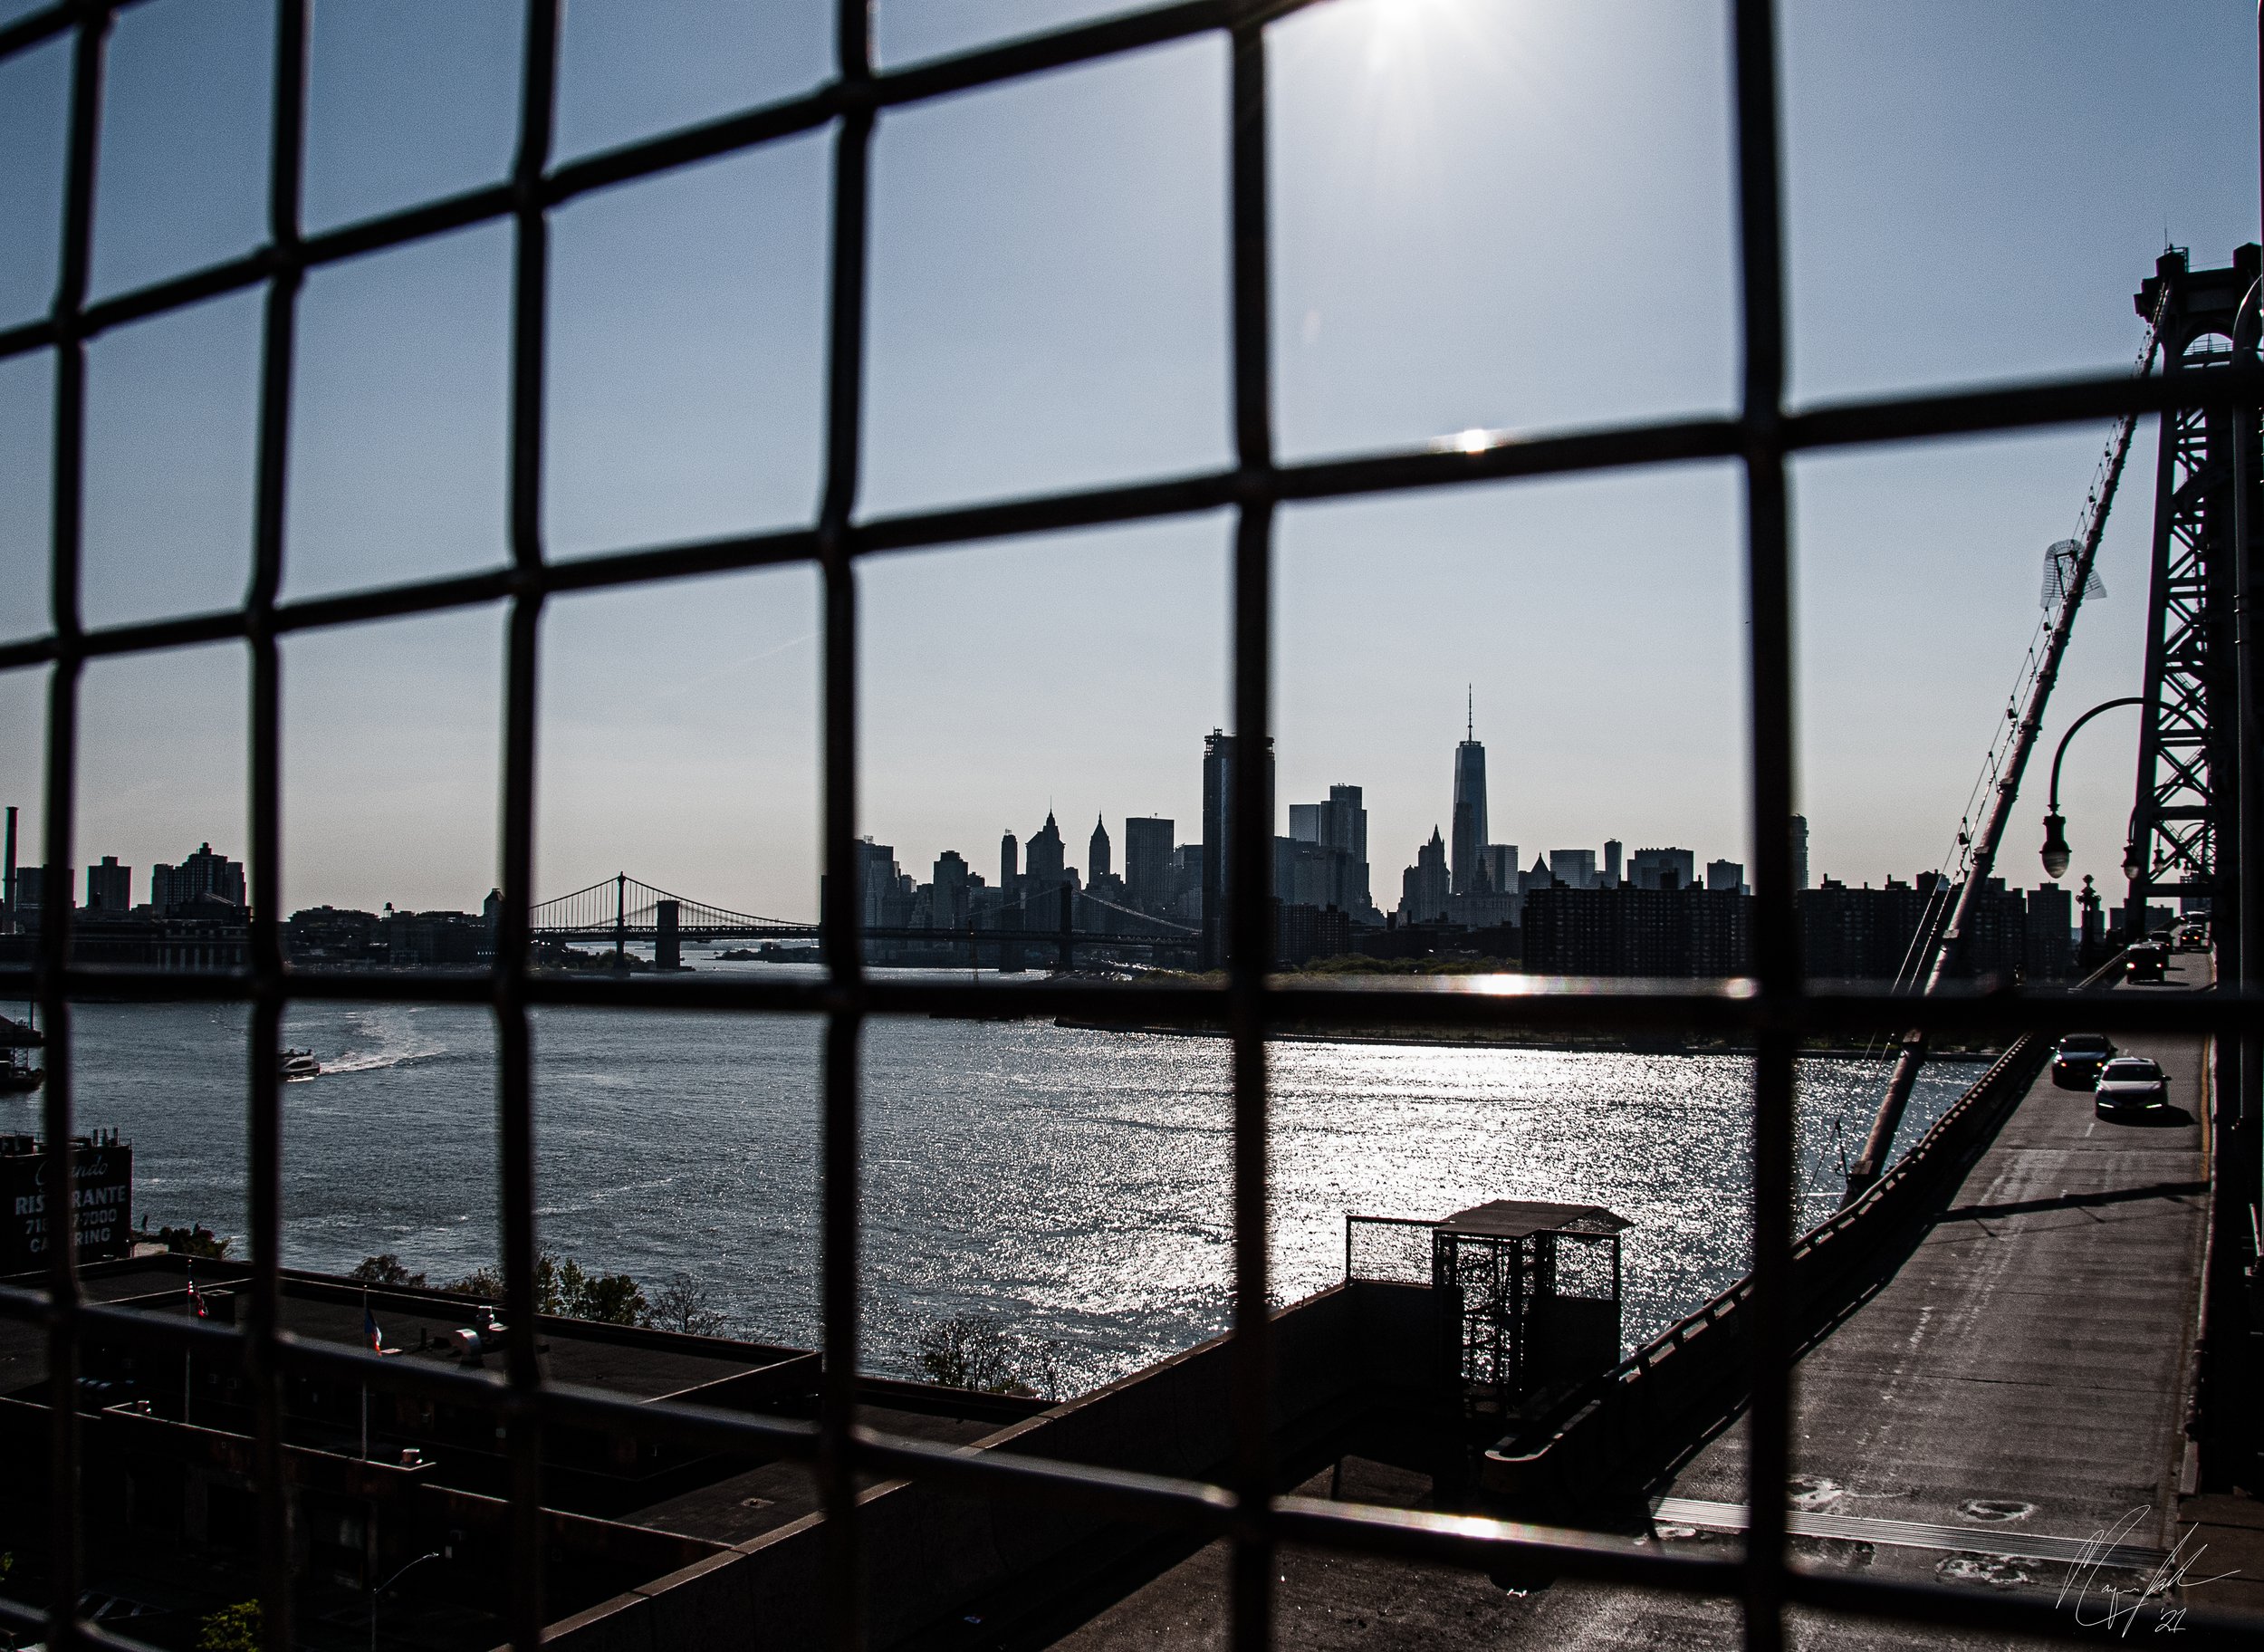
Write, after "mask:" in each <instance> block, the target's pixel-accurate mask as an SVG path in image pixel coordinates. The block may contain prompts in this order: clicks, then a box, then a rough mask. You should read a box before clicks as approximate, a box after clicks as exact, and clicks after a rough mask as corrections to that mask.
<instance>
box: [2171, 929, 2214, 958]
mask: <svg viewBox="0 0 2264 1652" xmlns="http://www.w3.org/2000/svg"><path fill="white" fill-rule="evenodd" d="M2178 950H2179V951H2180V952H2207V951H2208V950H2209V931H2208V930H2206V929H2204V928H2202V927H2201V926H2200V925H2199V924H2188V925H2186V926H2185V927H2184V928H2182V929H2181V930H2179V931H2178Z"/></svg>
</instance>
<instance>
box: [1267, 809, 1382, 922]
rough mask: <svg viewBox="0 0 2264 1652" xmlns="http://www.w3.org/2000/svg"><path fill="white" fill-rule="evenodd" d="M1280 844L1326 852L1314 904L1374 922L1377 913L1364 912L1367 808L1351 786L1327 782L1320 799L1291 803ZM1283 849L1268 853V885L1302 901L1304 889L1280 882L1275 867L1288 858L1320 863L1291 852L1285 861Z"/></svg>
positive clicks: (1370, 904) (1369, 905) (1366, 901)
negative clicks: (1324, 879)
mask: <svg viewBox="0 0 2264 1652" xmlns="http://www.w3.org/2000/svg"><path fill="white" fill-rule="evenodd" d="M1282 841H1283V842H1285V843H1308V844H1312V845H1314V846H1315V847H1316V848H1318V849H1319V850H1324V851H1326V855H1327V862H1326V863H1327V864H1328V866H1329V874H1328V888H1327V892H1326V894H1324V895H1323V896H1322V897H1321V898H1319V900H1318V901H1316V902H1315V903H1314V904H1316V905H1322V906H1333V907H1335V908H1337V909H1338V911H1341V912H1345V913H1348V914H1349V915H1351V916H1352V917H1354V918H1356V919H1357V920H1358V921H1361V922H1366V923H1374V922H1379V921H1381V920H1380V919H1378V918H1372V917H1364V916H1363V915H1364V914H1366V913H1367V912H1369V911H1370V910H1371V909H1372V908H1373V907H1374V904H1375V903H1374V902H1373V901H1372V900H1370V899H1369V898H1368V880H1367V809H1366V808H1365V807H1363V806H1362V804H1361V802H1360V788H1359V787H1357V786H1331V787H1329V801H1328V802H1325V803H1291V804H1290V835H1289V837H1288V838H1287V839H1285V840H1282ZM1284 853H1285V851H1284V850H1281V849H1279V848H1277V849H1276V851H1275V854H1274V868H1275V870H1274V889H1273V892H1274V893H1275V894H1276V895H1279V896H1280V897H1281V898H1282V899H1283V900H1290V901H1303V900H1305V899H1306V898H1307V897H1306V895H1304V894H1298V895H1292V894H1291V893H1290V890H1289V889H1288V888H1287V887H1285V885H1284V883H1283V880H1282V875H1281V869H1282V868H1283V867H1285V866H1288V865H1290V864H1292V863H1295V864H1299V865H1308V864H1309V865H1319V864H1321V863H1322V862H1320V861H1319V860H1314V859H1313V858H1312V857H1309V856H1306V857H1302V858H1300V857H1299V856H1298V855H1296V854H1294V853H1290V858H1289V859H1287V860H1285V859H1284V858H1283V857H1284Z"/></svg>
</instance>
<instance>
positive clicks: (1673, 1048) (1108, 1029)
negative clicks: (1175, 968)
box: [1053, 1015, 2003, 1065]
mask: <svg viewBox="0 0 2264 1652" xmlns="http://www.w3.org/2000/svg"><path fill="white" fill-rule="evenodd" d="M1053 1024H1054V1025H1055V1026H1057V1027H1060V1028H1062V1029H1063V1030H1064V1031H1068V1032H1076V1033H1155V1034H1156V1035H1158V1036H1161V1037H1166V1038H1228V1037H1231V1036H1232V1034H1231V1033H1228V1031H1227V1030H1226V1029H1225V1028H1224V1027H1201V1026H1185V1025H1174V1024H1171V1023H1155V1022H1130V1021H1093V1020H1088V1019H1086V1018H1084V1017H1081V1016H1073V1015H1056V1016H1055V1017H1054V1018H1053ZM1265 1039H1266V1042H1268V1043H1277V1044H1386V1045H1401V1046H1414V1047H1417V1048H1424V1049H1442V1050H1473V1049H1474V1050H1521V1051H1531V1052H1536V1053H1542V1054H1559V1055H1604V1054H1631V1055H1751V1053H1752V1052H1753V1047H1752V1046H1751V1045H1750V1044H1734V1043H1725V1042H1707V1043H1690V1042H1677V1041H1671V1040H1637V1039H1626V1038H1619V1039H1589V1040H1586V1041H1581V1042H1574V1041H1571V1040H1568V1039H1521V1038H1492V1037H1485V1036H1482V1035H1481V1036H1477V1037H1461V1038H1453V1037H1446V1036H1443V1035H1440V1034H1436V1033H1427V1034H1426V1033H1299V1032H1289V1031H1284V1032H1269V1033H1266V1035H1265ZM2002 1053H2003V1052H2001V1051H2000V1050H1996V1049H1983V1050H1936V1051H1932V1052H1929V1053H1928V1055H1927V1058H1926V1059H1927V1060H1929V1061H1966V1062H1971V1063H1974V1064H1977V1065H1987V1064H1988V1063H1989V1062H1991V1061H1995V1060H1996V1059H1997V1058H1998V1056H1999V1055H2000V1054H2002ZM1894 1054H1895V1048H1894V1045H1893V1044H1892V1043H1891V1042H1890V1043H1888V1044H1886V1045H1885V1046H1884V1047H1882V1048H1880V1049H1877V1050H1865V1049H1860V1048H1857V1047H1856V1046H1854V1045H1849V1044H1831V1045H1821V1046H1818V1047H1816V1048H1813V1049H1803V1050H1800V1051H1798V1052H1796V1055H1797V1057H1798V1059H1799V1060H1801V1061H1891V1060H1892V1059H1893V1058H1894Z"/></svg>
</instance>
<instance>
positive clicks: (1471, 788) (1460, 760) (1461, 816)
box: [1449, 696, 1488, 895]
mask: <svg viewBox="0 0 2264 1652" xmlns="http://www.w3.org/2000/svg"><path fill="white" fill-rule="evenodd" d="M1468 716H1469V722H1468V724H1467V725H1466V727H1467V734H1466V735H1465V737H1464V739H1463V743H1462V744H1460V745H1458V746H1456V747H1455V748H1454V838H1453V844H1452V846H1451V848H1450V850H1449V852H1450V854H1451V855H1452V857H1453V859H1452V861H1451V867H1452V870H1453V879H1454V890H1453V892H1454V893H1455V894H1457V895H1469V894H1472V893H1474V892H1475V888H1476V884H1477V878H1478V858H1479V856H1481V855H1482V854H1483V853H1484V852H1485V848H1486V843H1487V841H1488V839H1487V837H1486V748H1485V747H1484V746H1482V745H1481V744H1478V732H1477V731H1478V723H1477V702H1476V697H1475V696H1473V698H1472V702H1471V706H1470V710H1469V713H1468Z"/></svg>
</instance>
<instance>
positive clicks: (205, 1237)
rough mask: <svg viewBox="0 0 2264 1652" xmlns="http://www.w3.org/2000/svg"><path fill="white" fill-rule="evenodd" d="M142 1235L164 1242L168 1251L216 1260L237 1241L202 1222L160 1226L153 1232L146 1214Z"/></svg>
mask: <svg viewBox="0 0 2264 1652" xmlns="http://www.w3.org/2000/svg"><path fill="white" fill-rule="evenodd" d="M140 1237H142V1238H144V1239H148V1240H152V1241H154V1242H155V1243H157V1244H162V1245H163V1246H165V1248H166V1249H167V1250H168V1251H173V1252H176V1253H179V1254H182V1255H187V1256H205V1257H209V1258H210V1259H211V1260H213V1261H214V1262H218V1261H219V1260H220V1259H221V1258H222V1257H224V1256H225V1255H226V1254H227V1253H228V1247H229V1246H230V1245H232V1244H235V1240H233V1239H223V1238H222V1237H220V1235H219V1234H216V1233H214V1232H213V1231H212V1229H210V1228H208V1227H206V1225H204V1224H203V1223H202V1222H198V1223H195V1224H192V1225H189V1226H187V1227H159V1228H158V1231H157V1232H156V1233H154V1234H152V1233H151V1232H150V1231H149V1217H148V1216H146V1215H145V1216H143V1217H142V1218H141V1234H140Z"/></svg>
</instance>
